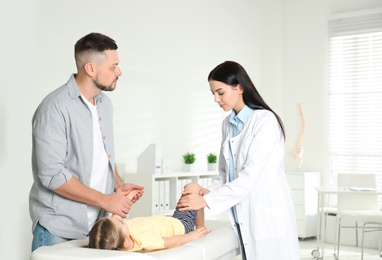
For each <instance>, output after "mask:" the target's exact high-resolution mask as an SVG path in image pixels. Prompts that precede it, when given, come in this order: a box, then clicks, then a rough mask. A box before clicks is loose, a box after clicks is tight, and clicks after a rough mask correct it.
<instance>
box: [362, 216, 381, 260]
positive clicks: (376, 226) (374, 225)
mask: <svg viewBox="0 0 382 260" xmlns="http://www.w3.org/2000/svg"><path fill="white" fill-rule="evenodd" d="M378 215H379V216H377V218H378V219H379V220H380V219H381V218H382V214H381V213H380V214H378ZM369 225H371V226H369ZM370 232H380V233H381V235H380V236H378V239H379V240H378V242H379V243H378V245H379V256H380V257H382V246H381V236H382V222H373V221H370V222H365V223H364V224H363V227H362V250H361V260H363V246H364V241H365V238H364V237H365V233H370Z"/></svg>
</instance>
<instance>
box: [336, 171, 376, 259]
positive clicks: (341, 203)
mask: <svg viewBox="0 0 382 260" xmlns="http://www.w3.org/2000/svg"><path fill="white" fill-rule="evenodd" d="M337 183H338V187H362V188H371V189H376V187H377V182H376V176H375V175H374V174H339V175H338V181H337ZM378 216H380V217H382V212H381V211H380V210H379V205H378V195H376V194H372V192H371V193H370V194H356V192H354V193H350V194H349V193H346V194H345V193H339V194H338V198H337V217H336V230H335V240H334V243H335V244H334V256H335V258H336V259H338V257H339V251H340V238H341V229H342V228H354V229H355V232H356V233H355V235H356V246H358V229H361V228H362V229H363V230H365V229H366V230H367V228H368V224H369V222H370V221H372V222H373V220H375V218H378ZM345 219H346V220H348V221H349V222H352V223H354V224H353V225H349V226H343V225H342V222H343V221H344V220H345ZM359 223H364V224H365V225H366V226H365V225H364V226H363V227H362V226H359ZM363 234H364V233H363ZM363 236H364V235H362V246H363V244H364V243H363ZM362 251H363V247H362Z"/></svg>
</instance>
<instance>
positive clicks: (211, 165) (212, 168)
mask: <svg viewBox="0 0 382 260" xmlns="http://www.w3.org/2000/svg"><path fill="white" fill-rule="evenodd" d="M216 169H217V163H208V170H209V171H216Z"/></svg>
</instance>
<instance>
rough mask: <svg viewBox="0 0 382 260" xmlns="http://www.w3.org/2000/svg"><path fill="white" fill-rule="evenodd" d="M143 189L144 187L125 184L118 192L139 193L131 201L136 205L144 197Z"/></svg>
mask: <svg viewBox="0 0 382 260" xmlns="http://www.w3.org/2000/svg"><path fill="white" fill-rule="evenodd" d="M143 189H144V187H142V186H138V185H136V184H133V183H124V184H122V185H121V186H120V187H119V188H118V189H117V190H116V192H130V191H133V190H134V191H135V190H136V191H138V192H136V193H135V195H134V197H132V199H131V201H132V202H133V203H135V202H137V201H138V200H139V198H140V197H142V195H143V193H144V192H145V191H144V190H143Z"/></svg>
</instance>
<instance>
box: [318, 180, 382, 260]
mask: <svg viewBox="0 0 382 260" xmlns="http://www.w3.org/2000/svg"><path fill="white" fill-rule="evenodd" d="M316 190H317V192H318V201H317V216H318V221H317V248H316V249H314V250H313V251H312V255H313V257H314V258H316V259H324V255H325V241H324V240H325V237H326V214H325V213H327V212H326V211H325V206H326V207H328V206H329V199H330V195H332V194H344V193H345V194H346V193H352V194H375V195H382V190H375V191H366V190H365V191H363V190H359V191H358V190H357V191H354V190H350V189H349V188H345V187H316ZM325 196H326V197H327V198H325Z"/></svg>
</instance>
